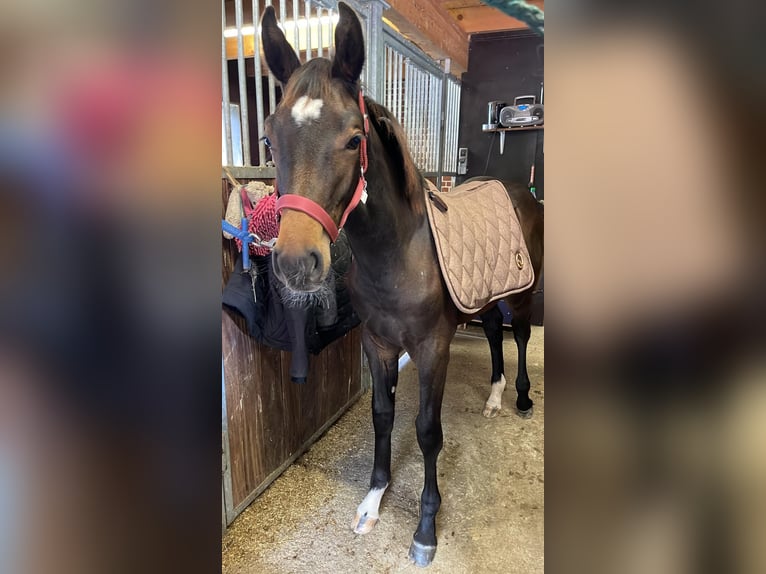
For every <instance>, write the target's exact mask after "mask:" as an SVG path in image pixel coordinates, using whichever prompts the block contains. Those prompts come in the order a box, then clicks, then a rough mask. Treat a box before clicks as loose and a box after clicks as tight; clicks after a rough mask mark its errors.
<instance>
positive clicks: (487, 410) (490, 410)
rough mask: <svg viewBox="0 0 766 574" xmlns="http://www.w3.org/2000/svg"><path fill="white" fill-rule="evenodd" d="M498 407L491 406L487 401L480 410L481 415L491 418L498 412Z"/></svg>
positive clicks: (499, 409)
mask: <svg viewBox="0 0 766 574" xmlns="http://www.w3.org/2000/svg"><path fill="white" fill-rule="evenodd" d="M500 411H501V408H500V407H493V406H492V405H490V404H489V403H485V404H484V410H483V411H482V412H481V416H483V417H484V418H486V419H493V418H495V417H496V416H497V415H499V414H500Z"/></svg>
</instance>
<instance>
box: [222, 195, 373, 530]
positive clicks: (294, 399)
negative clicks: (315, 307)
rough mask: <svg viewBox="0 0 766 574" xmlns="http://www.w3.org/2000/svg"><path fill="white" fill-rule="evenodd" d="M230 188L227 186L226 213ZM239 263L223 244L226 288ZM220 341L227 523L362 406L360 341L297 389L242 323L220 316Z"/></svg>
mask: <svg viewBox="0 0 766 574" xmlns="http://www.w3.org/2000/svg"><path fill="white" fill-rule="evenodd" d="M242 183H245V182H244V181H243V182H242ZM229 187H230V186H229V184H228V182H227V181H225V180H224V181H223V201H224V205H225V204H226V201H227V199H228V193H229ZM236 257H237V251H236V247H235V246H234V243H233V241H230V240H227V239H224V240H223V282H224V284H225V282H226V280H227V279H228V276H229V273H231V270H232V269H233V267H234V262H235V259H236ZM221 336H222V349H223V377H224V388H225V394H226V396H225V401H226V404H225V410H226V423H227V427H228V457H227V458H228V465H229V475H230V485H229V488H228V490H229V492H226V490H227V485H226V484H224V491H225V494H224V496H225V497H227V496H228V497H229V498H230V500H229V501H227V506H228V509H227V512H226V515H227V522H231V520H233V518H234V517H235V516H236V515H237V514H238V513H239V512H240V511H241V510H242V509H243V508H244V507H246V506H247V504H249V503H250V502H251V501H252V500H253V499H254V498H255V497H256V496H257V495H258V494H259V493H260V492H261V491H263V490H264V489H265V488H266V487H267V486H268V485H269V484H270V483H271V482H272V481H273V480H274V479H275V478H276V477H277V476H278V475H279V474H280V473H281V472H282V471H283V470H284V469H285V468H286V467H287V466H288V465H289V464H291V463H292V462H293V461H294V460H295V459H296V458H297V457H298V456H300V454H301V453H303V452H304V451H305V450H306V449H307V448H308V447H309V446H310V445H311V443H312V442H314V441H315V440H316V439H317V438H318V437H319V436H320V435H321V434H322V433H323V432H324V431H325V430H326V429H327V428H328V427H329V425H330V424H332V423H333V422H334V421H335V420H336V419H337V418H338V417H339V416H340V415H341V414H342V413H343V412H344V411H345V410H346V409H347V408H348V407H349V406H351V404H353V403H354V401H356V399H358V398H359V396H360V395H361V393H362V384H361V380H362V376H361V375H362V358H361V338H360V333H359V329H358V328H356V329H354V330H352V331H351V332H349V333H347V334H346V335H345V336H344V337H342V338H340V339H338V340H337V341H335V342H334V343H332V344H331V345H329V346H328V347H327V348H326V349H324V350H323V351H322V352H321V353H320V354H319V355H316V356H315V355H312V356H311V360H310V371H309V377H308V382H307V383H306V384H304V385H298V384H295V383H293V382H291V381H290V377H289V366H290V354H289V353H286V352H282V351H278V350H275V349H272V348H270V347H266V346H264V345H261V344H259V343H258V342H257V341H255V340H254V339H252V338H251V337H250V336H249V335H248V334H247V328H246V326H245V322H244V320H243V319H242V318H241V317H239V316H237V315H236V314H234V313H230V312H228V311H223V316H222V333H221ZM224 465H226V462H225V463H224ZM225 481H226V479H224V482H225Z"/></svg>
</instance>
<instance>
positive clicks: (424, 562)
mask: <svg viewBox="0 0 766 574" xmlns="http://www.w3.org/2000/svg"><path fill="white" fill-rule="evenodd" d="M435 554H436V546H424V545H423V544H418V543H417V542H415V541H414V540H413V541H412V544H411V545H410V560H412V561H413V562H414V563H415V566H420V567H421V568H425V567H426V566H429V565H430V564H431V562H432V561H433V559H434V555H435Z"/></svg>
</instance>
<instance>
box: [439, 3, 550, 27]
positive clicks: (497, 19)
mask: <svg viewBox="0 0 766 574" xmlns="http://www.w3.org/2000/svg"><path fill="white" fill-rule="evenodd" d="M540 4H542V3H540ZM540 7H542V6H540ZM449 12H450V14H451V15H452V17H453V18H455V20H457V22H458V25H459V26H460V28H461V29H462V30H463V31H465V32H466V33H467V34H476V33H481V32H495V31H500V30H521V29H526V28H528V26H527V25H526V24H525V23H524V22H522V21H521V20H517V19H516V18H512V17H511V16H508V15H507V14H505V13H504V12H502V11H501V10H498V9H497V8H492V7H490V6H469V7H464V8H455V9H452V10H450V11H449Z"/></svg>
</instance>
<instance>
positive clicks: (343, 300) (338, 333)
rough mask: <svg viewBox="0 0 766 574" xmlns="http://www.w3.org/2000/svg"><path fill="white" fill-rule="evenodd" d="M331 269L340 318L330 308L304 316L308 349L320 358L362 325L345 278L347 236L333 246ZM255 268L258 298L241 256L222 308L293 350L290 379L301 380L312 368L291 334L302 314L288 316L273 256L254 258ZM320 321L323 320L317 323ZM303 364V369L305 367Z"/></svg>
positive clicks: (256, 334) (265, 339)
mask: <svg viewBox="0 0 766 574" xmlns="http://www.w3.org/2000/svg"><path fill="white" fill-rule="evenodd" d="M331 255H332V268H333V272H334V273H333V275H334V277H335V295H336V301H335V305H336V307H337V315H336V314H335V313H334V312H332V310H330V312H329V314H328V309H319V308H317V307H316V306H311V307H310V308H308V309H307V310H306V313H305V326H304V329H303V332H304V333H305V347H306V349H307V350H308V352H310V353H313V354H318V353H319V352H320V351H322V349H324V348H325V347H326V346H327V345H329V344H330V343H332V342H333V341H335V340H336V339H338V338H340V337H342V336H343V335H345V334H346V333H347V332H348V331H350V330H351V329H353V328H354V327H356V326H357V325H358V324H359V317H357V315H356V312H355V311H354V309H353V307H352V305H351V298H350V296H349V293H348V290H347V289H346V286H345V282H344V276H345V274H346V273H347V272H348V269H349V267H350V264H351V251H350V248H349V246H348V242H347V240H346V239H345V234H341V236H340V237H339V238H338V241H336V242H335V244H333V246H332V248H331ZM251 264H252V266H253V268H254V269H256V271H257V276H256V280H255V294H254V293H253V282H252V279H251V275H250V273H248V272H243V271H242V258H241V257H240V258H238V259H237V263H236V265H235V267H234V271H233V272H232V274H231V276H230V277H229V281H228V282H227V283H226V287H225V288H224V290H223V306H224V308H226V309H227V310H229V311H231V312H234V313H238V314H239V315H241V316H242V317H244V319H245V322H246V323H247V328H248V333H249V334H250V336H251V337H253V338H255V339H256V340H258V341H259V342H261V343H263V344H264V345H268V346H269V347H273V348H275V349H280V350H283V351H292V352H295V353H296V355H301V356H296V357H295V359H296V360H297V362H296V360H294V364H293V365H291V373H290V374H291V377H293V378H300V375H301V373H302V372H303V371H306V370H307V369H308V359H307V357H306V358H305V362H304V358H303V357H304V356H305V353H304V352H301V349H302V348H303V345H302V344H300V341H298V347H300V348H296V344H295V343H296V339H300V337H296V336H292V337H291V335H290V331H291V330H293V331H296V330H300V326H299V324H298V322H299V320H300V317H301V315H302V313H301V312H300V310H290V311H289V312H286V309H285V307H284V305H283V304H282V299H281V297H280V295H279V282H278V279H277V278H276V276H275V275H274V271H273V269H272V266H271V257H270V256H265V257H262V256H254V257H252V258H251ZM332 315H336V320H335V322H334V323H332V324H330V325H328V326H323V325H324V323H326V321H327V317H328V316H332ZM318 319H319V320H318ZM304 364H305V367H304V366H302V365H304Z"/></svg>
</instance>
